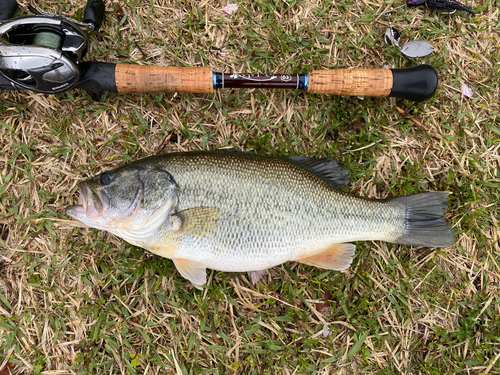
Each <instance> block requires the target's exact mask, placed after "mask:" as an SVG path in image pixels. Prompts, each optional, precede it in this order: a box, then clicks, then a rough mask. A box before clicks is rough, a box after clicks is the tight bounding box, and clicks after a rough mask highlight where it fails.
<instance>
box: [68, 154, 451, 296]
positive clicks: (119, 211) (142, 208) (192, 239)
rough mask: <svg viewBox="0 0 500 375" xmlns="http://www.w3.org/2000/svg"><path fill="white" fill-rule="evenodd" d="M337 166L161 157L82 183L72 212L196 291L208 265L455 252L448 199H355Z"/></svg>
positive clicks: (241, 266)
mask: <svg viewBox="0 0 500 375" xmlns="http://www.w3.org/2000/svg"><path fill="white" fill-rule="evenodd" d="M345 180H346V171H345V169H343V168H342V167H341V166H340V165H339V164H338V163H337V162H336V161H335V160H333V159H329V158H327V159H314V158H307V157H290V158H271V157H265V156H258V155H252V154H246V153H237V152H224V151H218V152H202V151H199V152H189V153H174V154H166V155H160V156H153V157H149V158H145V159H142V160H139V161H137V162H133V163H130V164H126V165H124V166H122V167H119V168H117V169H115V170H113V171H109V172H104V173H102V174H100V175H97V176H95V177H94V178H92V179H89V180H86V181H83V182H81V183H80V184H79V185H80V190H81V192H82V205H74V206H68V207H67V208H66V213H67V214H68V215H69V216H72V217H74V218H76V219H78V220H80V221H82V222H84V223H86V224H87V225H89V226H92V227H95V228H98V229H103V230H107V231H109V232H111V233H114V234H116V235H118V236H120V237H122V238H123V239H125V240H126V241H128V242H130V243H132V244H134V245H137V246H141V247H143V248H145V249H147V250H149V251H151V252H153V253H155V254H158V255H160V256H164V257H167V258H170V259H172V260H173V261H174V263H175V265H176V267H177V269H178V270H179V272H180V273H181V274H182V275H183V276H184V277H186V278H188V279H189V280H190V281H191V282H192V283H193V284H194V285H195V286H196V287H199V286H200V285H202V284H204V283H205V282H206V268H212V269H215V270H220V271H229V272H238V271H258V270H263V269H267V268H270V267H273V266H275V265H278V264H281V263H284V262H286V261H290V260H295V261H298V262H302V263H305V264H308V265H313V266H317V267H321V268H326V269H334V270H341V269H345V268H347V267H348V266H349V265H350V263H351V261H352V257H353V256H354V251H355V246H354V245H352V244H349V243H347V242H352V241H362V240H383V241H388V242H394V243H401V244H410V245H422V246H449V245H451V244H452V243H453V242H454V235H453V232H452V231H451V228H450V227H449V225H448V224H446V222H445V221H444V218H443V215H444V210H445V207H446V201H447V194H446V193H445V192H430V193H423V194H418V195H413V196H406V197H397V198H392V199H389V200H371V199H365V198H362V197H354V196H352V195H349V194H345V193H343V192H341V191H339V190H337V189H335V188H333V187H332V186H341V185H343V184H345V183H346V182H345Z"/></svg>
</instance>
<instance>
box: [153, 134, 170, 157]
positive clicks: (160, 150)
mask: <svg viewBox="0 0 500 375" xmlns="http://www.w3.org/2000/svg"><path fill="white" fill-rule="evenodd" d="M172 135H174V132H173V131H172V132H170V134H169V135H167V136H166V137H165V138H163V141H161V144H160V146H158V148H157V149H156V151H155V154H156V155H158V154H159V153H160V152H162V151H163V149H164V148H165V146H166V145H167V142H168V141H169V140H170V138H172Z"/></svg>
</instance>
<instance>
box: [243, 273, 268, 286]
mask: <svg viewBox="0 0 500 375" xmlns="http://www.w3.org/2000/svg"><path fill="white" fill-rule="evenodd" d="M267 273H268V272H267V270H260V271H248V277H250V281H251V282H252V284H253V285H257V283H258V282H259V280H260V279H262V278H263V277H264V276H266V275H267Z"/></svg>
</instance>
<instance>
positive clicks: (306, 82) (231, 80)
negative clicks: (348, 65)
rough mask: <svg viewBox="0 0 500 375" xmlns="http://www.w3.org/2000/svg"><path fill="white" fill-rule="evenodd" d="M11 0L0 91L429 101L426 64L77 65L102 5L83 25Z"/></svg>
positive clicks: (432, 84) (3, 24)
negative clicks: (221, 68) (279, 93)
mask: <svg viewBox="0 0 500 375" xmlns="http://www.w3.org/2000/svg"><path fill="white" fill-rule="evenodd" d="M17 6H18V5H17V2H16V1H15V0H0V20H2V19H3V20H4V21H0V88H3V89H5V90H20V89H27V90H32V91H35V92H41V93H46V94H58V93H62V92H65V91H68V90H71V89H74V88H81V89H84V90H86V91H88V92H89V93H90V94H91V96H92V97H93V98H94V99H98V98H99V97H100V96H101V94H102V93H103V92H105V91H111V92H117V93H120V94H129V93H152V92H185V93H186V92H189V93H202V94H210V93H213V92H214V90H217V89H223V88H267V89H301V90H304V91H306V92H307V93H313V94H329V95H347V96H363V97H364V96H382V97H385V96H391V97H397V98H404V99H409V100H413V101H416V102H420V101H424V100H427V99H429V98H431V97H432V96H433V95H434V93H435V92H436V88H437V84H438V77H437V73H436V71H435V69H434V68H433V67H431V66H429V65H417V66H414V67H410V68H403V69H331V70H314V71H312V72H308V73H303V74H242V73H229V74H228V73H219V72H214V71H213V70H212V68H210V67H173V66H145V65H134V64H120V63H118V64H117V63H108V62H97V61H83V58H84V57H85V54H86V52H87V47H88V36H87V35H88V32H91V31H94V30H98V29H99V28H100V26H101V24H102V21H103V18H104V2H103V0H88V2H87V4H86V6H85V10H84V16H83V22H79V21H76V20H74V19H70V18H67V17H64V16H58V15H54V14H50V13H42V12H39V11H38V10H36V9H35V8H33V7H31V6H29V7H28V8H29V9H30V11H31V12H32V13H34V14H33V15H30V16H24V17H18V18H13V19H10V17H12V15H13V14H14V13H15V11H16V9H17Z"/></svg>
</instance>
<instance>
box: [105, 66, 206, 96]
mask: <svg viewBox="0 0 500 375" xmlns="http://www.w3.org/2000/svg"><path fill="white" fill-rule="evenodd" d="M115 82H116V88H117V90H118V92H119V93H120V94H129V93H141V92H142V93H145V92H191V93H201V94H210V93H212V92H213V91H214V87H213V80H212V68H183V67H174V66H145V65H129V64H117V65H116V70H115Z"/></svg>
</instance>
